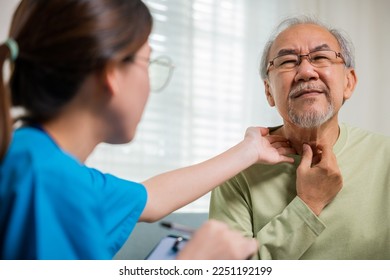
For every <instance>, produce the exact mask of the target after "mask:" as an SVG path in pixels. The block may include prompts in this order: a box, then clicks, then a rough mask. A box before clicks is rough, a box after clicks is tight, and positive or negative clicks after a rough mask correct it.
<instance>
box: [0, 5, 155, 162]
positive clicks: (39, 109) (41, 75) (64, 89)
mask: <svg viewBox="0 0 390 280" xmlns="http://www.w3.org/2000/svg"><path fill="white" fill-rule="evenodd" d="M151 30H152V17H151V14H150V12H149V10H148V8H147V7H146V6H145V4H144V3H143V2H142V1H141V0H50V1H47V0H22V1H21V3H20V4H19V6H18V8H17V9H16V11H15V14H14V16H13V19H12V23H11V28H10V32H9V38H12V39H13V40H14V41H16V43H17V44H18V47H19V54H18V57H17V58H16V60H14V61H13V62H11V66H12V67H11V68H12V69H11V77H10V82H9V84H8V85H6V84H5V82H4V77H3V73H2V69H3V66H4V62H5V61H6V60H7V59H8V58H10V56H11V52H10V50H9V48H8V46H7V45H6V44H2V45H0V69H1V70H0V71H1V73H0V74H1V77H0V110H1V112H0V133H1V135H0V160H1V159H2V158H3V157H4V155H5V153H6V151H7V149H8V146H9V143H10V140H11V137H12V126H13V125H12V118H11V116H10V108H11V106H16V107H21V108H23V109H24V112H25V116H26V118H28V120H29V121H31V122H36V123H42V122H45V121H47V120H50V119H52V118H54V117H55V116H56V115H57V114H58V113H59V112H60V111H61V109H62V108H63V107H64V105H65V104H67V103H68V102H69V101H70V100H72V98H73V97H74V96H75V94H76V92H77V90H78V88H79V87H80V85H81V84H82V82H83V81H84V80H85V78H86V77H87V76H88V75H89V74H91V73H94V72H96V73H98V72H99V71H101V70H103V69H104V68H105V67H106V66H107V64H108V63H109V62H111V61H117V62H120V63H121V62H123V63H129V62H132V57H134V55H135V53H136V52H137V50H139V49H140V47H141V46H142V45H143V44H144V43H145V42H146V41H147V39H148V36H149V34H150V32H151Z"/></svg>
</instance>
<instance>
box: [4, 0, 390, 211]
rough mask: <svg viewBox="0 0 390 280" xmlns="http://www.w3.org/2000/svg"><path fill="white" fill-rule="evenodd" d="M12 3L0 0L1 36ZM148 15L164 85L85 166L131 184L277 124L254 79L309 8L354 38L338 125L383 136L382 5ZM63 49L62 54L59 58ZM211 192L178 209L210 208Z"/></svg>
mask: <svg viewBox="0 0 390 280" xmlns="http://www.w3.org/2000/svg"><path fill="white" fill-rule="evenodd" d="M18 2H19V1H17V0H0V41H4V40H6V38H7V33H8V28H9V24H10V20H11V17H12V13H13V11H14V9H15V8H16V6H17V4H18ZM145 3H146V4H147V5H148V6H149V7H150V9H151V12H152V14H153V17H154V29H153V34H152V35H151V37H150V43H151V46H152V48H153V50H154V51H153V56H158V55H168V56H169V57H171V58H172V60H173V62H174V64H175V70H174V74H173V77H172V79H171V81H170V84H169V85H168V86H167V87H166V88H165V89H164V91H162V92H159V93H153V94H151V96H150V100H149V102H148V105H147V108H146V111H145V114H144V118H143V120H142V122H141V124H140V126H139V128H138V134H137V136H136V139H135V140H134V141H133V142H132V143H131V144H126V145H118V146H111V145H107V144H101V145H100V146H98V147H97V148H96V150H95V151H94V153H93V154H92V155H91V157H90V158H89V159H88V162H87V164H88V165H89V166H92V167H97V168H99V169H101V170H103V171H105V172H109V173H112V174H114V175H117V176H121V177H124V178H126V179H130V180H133V181H142V180H145V179H147V178H148V177H150V176H153V175H155V174H157V173H161V172H164V171H168V170H171V169H173V168H178V167H182V166H185V165H189V164H194V163H197V162H199V161H202V160H206V159H208V158H210V157H211V156H214V155H216V154H217V153H220V152H222V151H223V150H225V149H227V148H229V147H231V146H232V145H234V144H235V143H237V142H238V141H240V139H242V137H243V135H244V132H245V129H246V128H247V127H248V126H251V125H259V126H274V125H279V124H281V119H280V118H279V116H278V114H277V112H276V110H275V109H274V108H270V107H269V106H268V104H267V102H266V99H265V96H264V87H263V83H262V81H261V79H260V77H259V74H258V73H259V71H258V69H259V61H260V56H261V52H262V49H263V47H264V44H265V42H266V40H267V39H268V36H269V35H270V33H271V31H272V30H273V28H274V27H275V25H276V24H278V23H279V21H280V20H282V19H284V18H285V17H287V16H291V15H299V14H303V13H304V14H307V15H311V16H315V17H317V18H319V19H320V20H322V21H324V22H325V23H327V24H329V25H331V26H333V27H336V28H339V29H342V30H344V31H345V32H347V34H349V36H350V38H351V39H352V41H353V42H354V45H355V52H356V64H357V68H356V72H357V75H358V85H357V88H356V90H355V93H354V95H353V96H352V98H351V99H350V100H349V101H348V102H347V103H346V104H345V105H344V107H343V108H342V109H341V115H340V117H341V121H342V122H346V123H349V124H351V125H353V126H358V127H361V128H364V129H367V130H370V131H373V132H377V133H381V134H385V135H390V123H389V121H388V118H389V115H390V114H389V112H388V106H389V104H390V94H389V92H388V91H389V90H388V89H387V87H388V83H389V81H390V72H389V71H388V68H387V63H389V64H390V51H389V50H390V35H389V31H388V29H389V27H390V17H389V16H388V12H389V11H390V1H386V0H273V1H270V0H267V1H266V0H145ZM58 55H61V54H58ZM208 200H209V197H208V195H206V196H205V197H203V198H202V199H199V200H198V201H196V202H194V203H192V204H191V205H189V206H186V207H184V208H183V209H180V210H179V212H191V213H193V212H198V213H206V212H207V211H208Z"/></svg>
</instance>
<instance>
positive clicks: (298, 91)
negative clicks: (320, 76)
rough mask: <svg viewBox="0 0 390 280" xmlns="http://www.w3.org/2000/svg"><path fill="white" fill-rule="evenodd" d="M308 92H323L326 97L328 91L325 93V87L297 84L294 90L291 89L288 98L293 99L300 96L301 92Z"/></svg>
mask: <svg viewBox="0 0 390 280" xmlns="http://www.w3.org/2000/svg"><path fill="white" fill-rule="evenodd" d="M308 90H314V91H319V92H323V93H324V94H325V95H326V96H328V91H327V89H326V87H325V86H321V85H316V84H312V83H299V84H297V85H296V86H295V87H294V88H292V89H291V91H290V93H289V95H288V96H289V98H294V97H296V96H298V95H300V94H301V93H302V92H303V91H308Z"/></svg>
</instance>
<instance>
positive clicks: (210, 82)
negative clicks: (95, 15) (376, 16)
mask: <svg viewBox="0 0 390 280" xmlns="http://www.w3.org/2000/svg"><path fill="white" fill-rule="evenodd" d="M253 2H255V3H257V4H255V5H253ZM262 2H263V1H240V0H222V1H216V0H193V1H182V0H145V3H146V4H147V5H148V7H149V8H150V10H151V13H152V15H153V18H154V27H153V32H152V34H151V36H150V40H149V41H150V45H151V47H152V49H153V52H152V57H153V56H157V55H168V56H170V57H171V58H172V59H173V61H174V64H175V70H174V73H173V77H172V79H171V81H170V84H169V85H168V87H167V88H165V89H164V91H163V92H160V93H152V94H151V96H150V99H149V101H148V104H147V107H146V110H145V114H144V116H143V120H142V121H141V123H140V125H139V128H138V131H137V135H136V139H135V140H134V141H133V142H132V143H130V144H125V145H115V146H113V145H107V144H101V145H99V146H98V147H97V148H96V149H95V151H94V153H93V154H92V155H91V157H90V158H89V159H88V161H87V164H88V165H90V166H94V167H97V168H99V169H101V170H103V171H105V172H109V173H112V174H114V175H117V176H120V177H123V178H125V179H129V180H133V181H142V180H145V179H147V178H149V177H151V176H154V175H156V174H159V173H162V172H164V171H168V170H172V169H175V168H179V167H183V166H187V165H189V164H194V163H198V162H200V161H203V160H206V159H208V158H210V157H212V156H215V155H217V154H218V153H220V152H222V151H224V150H226V149H228V148H230V147H231V146H232V145H234V144H236V143H237V142H238V141H240V140H241V139H242V137H243V135H244V132H245V129H246V127H247V126H249V125H251V124H252V122H255V124H256V125H259V124H261V122H262V121H266V120H269V116H268V117H265V118H261V119H256V114H257V113H256V112H257V111H259V110H262V108H265V107H266V104H265V103H264V102H265V98H263V99H262V100H261V101H258V104H254V103H253V102H254V100H257V98H258V96H263V95H264V94H263V93H262V92H260V91H261V86H260V85H261V83H262V82H261V81H260V78H259V75H258V71H257V69H258V62H259V57H258V55H259V50H260V49H261V48H262V45H261V44H260V43H259V40H261V39H264V36H265V35H268V34H267V32H265V34H263V33H261V34H259V29H258V28H259V27H258V26H257V24H258V23H259V20H258V19H257V17H258V16H259V15H260V16H261V15H262V13H264V17H263V18H262V20H264V21H267V17H268V15H267V11H263V12H262V13H261V12H258V13H256V14H255V13H253V9H254V8H255V9H257V8H259V5H261V3H262ZM264 2H265V1H264ZM254 96H255V98H254ZM256 102H257V101H256ZM267 106H268V105H267ZM254 112H255V113H254ZM271 119H274V118H272V117H271ZM267 124H269V122H268V123H267ZM263 125H264V124H263ZM208 205H209V194H208V195H206V196H204V197H203V198H201V199H199V200H197V201H195V202H193V203H192V204H190V205H188V206H186V207H184V208H182V209H181V210H180V211H191V212H197V211H200V212H206V211H208Z"/></svg>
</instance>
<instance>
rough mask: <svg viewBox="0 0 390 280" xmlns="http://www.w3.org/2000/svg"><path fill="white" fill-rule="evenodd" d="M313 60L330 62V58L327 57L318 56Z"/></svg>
mask: <svg viewBox="0 0 390 280" xmlns="http://www.w3.org/2000/svg"><path fill="white" fill-rule="evenodd" d="M312 60H315V61H319V60H330V58H329V57H328V56H326V55H316V56H314V57H312Z"/></svg>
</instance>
